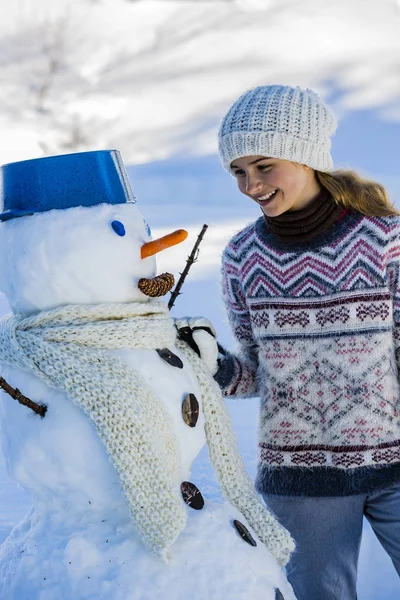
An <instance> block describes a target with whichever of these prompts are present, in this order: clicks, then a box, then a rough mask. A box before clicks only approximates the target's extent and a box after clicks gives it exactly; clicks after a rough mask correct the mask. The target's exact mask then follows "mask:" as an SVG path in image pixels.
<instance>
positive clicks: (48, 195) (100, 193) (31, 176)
mask: <svg viewBox="0 0 400 600" xmlns="http://www.w3.org/2000/svg"><path fill="white" fill-rule="evenodd" d="M0 197H1V202H2V213H1V214H0V221H8V220H10V219H14V218H17V217H25V216H28V215H33V214H35V213H37V212H44V211H48V210H52V209H57V210H60V209H66V208H72V207H77V206H86V207H90V206H96V205H97V204H103V203H106V204H125V203H127V202H135V201H136V198H135V196H134V195H133V192H132V189H131V186H130V183H129V180H128V175H127V173H126V170H125V167H124V164H123V162H122V158H121V155H120V153H119V152H118V150H94V151H91V152H76V153H73V154H62V155H58V156H48V157H45V158H34V159H31V160H23V161H20V162H14V163H9V164H6V165H3V166H2V167H1V194H0Z"/></svg>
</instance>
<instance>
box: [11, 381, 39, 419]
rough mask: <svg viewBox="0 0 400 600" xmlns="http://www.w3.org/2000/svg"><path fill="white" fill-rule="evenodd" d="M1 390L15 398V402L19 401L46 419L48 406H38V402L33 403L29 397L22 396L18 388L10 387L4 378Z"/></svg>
mask: <svg viewBox="0 0 400 600" xmlns="http://www.w3.org/2000/svg"><path fill="white" fill-rule="evenodd" d="M0 388H2V389H3V390H4V391H5V392H7V394H9V396H11V398H14V400H17V401H18V402H19V403H20V404H23V405H24V406H27V407H28V408H31V409H32V410H33V411H34V412H35V413H37V414H38V415H40V416H41V417H44V415H45V414H46V411H47V406H45V405H44V404H36V402H33V400H31V399H30V398H27V396H24V395H23V394H21V392H20V391H19V390H18V389H17V388H13V387H11V385H9V384H8V383H7V381H6V380H5V379H3V377H0Z"/></svg>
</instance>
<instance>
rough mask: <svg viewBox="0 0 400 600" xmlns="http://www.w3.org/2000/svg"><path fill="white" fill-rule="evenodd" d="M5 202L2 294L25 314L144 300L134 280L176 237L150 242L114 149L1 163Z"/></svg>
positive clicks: (150, 269)
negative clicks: (76, 305) (69, 305)
mask: <svg viewBox="0 0 400 600" xmlns="http://www.w3.org/2000/svg"><path fill="white" fill-rule="evenodd" d="M3 204H4V211H3V213H2V214H1V215H0V221H2V222H1V223H0V291H2V292H3V293H4V294H5V295H6V297H7V299H8V302H9V304H10V307H11V309H12V311H13V312H14V313H19V314H23V315H27V314H32V313H35V312H38V311H41V310H49V309H52V308H57V307H60V306H65V305H68V304H100V303H104V302H106V303H110V302H112V303H119V302H121V303H126V302H146V301H148V300H149V297H148V296H147V295H146V294H145V293H143V292H142V291H141V290H140V289H139V281H140V280H143V279H144V280H145V281H148V280H153V278H154V277H155V276H156V262H155V256H154V255H155V253H156V252H158V251H159V250H161V249H163V248H165V247H168V246H169V245H172V244H173V243H177V239H178V238H171V239H168V240H164V242H162V241H161V242H154V241H151V234H150V229H149V227H148V226H147V225H146V223H145V222H144V220H143V217H142V216H141V214H140V212H139V210H138V208H137V204H136V203H135V199H134V196H133V194H132V192H131V189H130V187H129V183H128V179H127V175H126V172H125V169H124V168H123V165H122V161H121V159H120V156H119V153H118V152H116V151H114V150H113V151H100V152H85V153H77V154H72V155H63V156H56V157H48V158H45V159H34V160H31V161H23V162H21V163H12V164H10V165H5V167H3ZM178 237H179V236H178ZM181 237H184V234H182V235H181ZM142 289H143V288H142ZM164 293H165V292H164Z"/></svg>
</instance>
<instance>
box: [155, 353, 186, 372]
mask: <svg viewBox="0 0 400 600" xmlns="http://www.w3.org/2000/svg"><path fill="white" fill-rule="evenodd" d="M156 352H157V354H158V356H160V357H161V358H162V359H163V360H165V362H167V363H168V364H169V365H171V366H172V367H177V369H183V362H182V361H181V359H180V358H179V356H177V355H176V354H174V353H173V352H171V350H169V349H168V348H161V350H159V349H157V350H156Z"/></svg>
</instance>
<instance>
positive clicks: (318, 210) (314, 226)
mask: <svg viewBox="0 0 400 600" xmlns="http://www.w3.org/2000/svg"><path fill="white" fill-rule="evenodd" d="M343 211H344V209H343V207H342V206H339V205H338V204H336V202H335V201H334V199H333V198H332V196H331V195H330V193H329V192H328V190H326V189H325V188H322V189H321V191H320V193H319V194H318V196H317V197H316V198H315V199H314V200H313V201H312V202H311V203H310V204H309V205H308V206H306V207H305V208H303V209H302V210H298V211H294V212H289V211H287V212H285V213H283V214H282V215H279V217H267V216H266V215H264V219H265V223H266V226H267V228H268V230H269V231H270V232H271V233H272V235H274V236H275V237H276V238H278V239H279V240H281V241H282V242H287V243H289V244H290V243H293V244H295V243H299V242H300V243H301V242H309V241H310V240H312V239H314V238H315V237H316V236H317V235H320V234H321V233H324V232H325V231H328V229H329V228H330V226H331V225H333V223H335V221H337V220H338V219H339V218H340V216H341V215H342V213H343Z"/></svg>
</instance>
